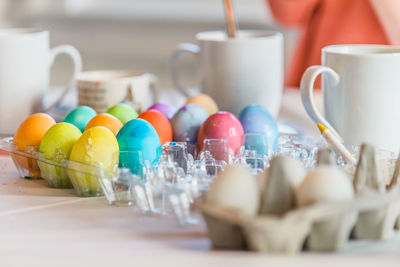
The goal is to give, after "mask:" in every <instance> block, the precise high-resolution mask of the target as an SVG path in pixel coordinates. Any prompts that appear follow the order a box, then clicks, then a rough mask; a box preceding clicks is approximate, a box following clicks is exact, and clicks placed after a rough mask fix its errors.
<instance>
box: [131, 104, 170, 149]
mask: <svg viewBox="0 0 400 267" xmlns="http://www.w3.org/2000/svg"><path fill="white" fill-rule="evenodd" d="M138 118H139V119H143V120H145V121H148V122H149V123H150V124H151V125H153V127H154V129H156V131H157V134H158V136H159V137H160V143H161V145H163V144H165V143H166V142H171V141H172V126H171V123H170V122H169V120H168V118H167V117H165V115H164V114H162V113H161V112H160V111H158V110H155V109H149V110H147V111H145V112H143V113H142V114H140V115H139V117H138Z"/></svg>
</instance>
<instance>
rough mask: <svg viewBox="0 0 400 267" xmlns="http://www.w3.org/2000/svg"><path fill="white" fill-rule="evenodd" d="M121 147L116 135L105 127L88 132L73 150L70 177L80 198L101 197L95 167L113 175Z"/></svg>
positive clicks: (69, 165) (98, 127)
mask: <svg viewBox="0 0 400 267" xmlns="http://www.w3.org/2000/svg"><path fill="white" fill-rule="evenodd" d="M118 157H119V147H118V142H117V139H116V137H115V135H114V134H113V133H112V132H111V131H110V130H109V129H107V128H105V127H103V126H95V127H93V128H90V129H88V130H86V131H85V132H84V133H83V134H82V136H81V137H80V138H79V140H78V141H77V142H76V143H75V145H74V146H73V148H72V151H71V155H70V162H69V163H68V175H69V178H70V180H71V182H72V185H73V186H74V189H75V192H76V193H77V194H78V195H79V196H84V197H88V196H100V195H102V190H101V187H100V184H99V183H98V181H97V173H96V169H95V168H94V167H96V166H102V167H103V168H104V170H105V171H106V172H108V173H112V172H113V171H114V168H115V167H116V166H117V165H118Z"/></svg>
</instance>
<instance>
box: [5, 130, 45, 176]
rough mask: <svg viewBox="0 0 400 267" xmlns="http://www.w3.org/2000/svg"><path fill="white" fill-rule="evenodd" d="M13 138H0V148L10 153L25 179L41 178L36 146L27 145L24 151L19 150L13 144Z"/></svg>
mask: <svg viewBox="0 0 400 267" xmlns="http://www.w3.org/2000/svg"><path fill="white" fill-rule="evenodd" d="M13 139H14V138H13V137H7V138H3V139H1V141H0V149H1V150H4V151H7V152H9V153H10V155H11V158H12V160H13V162H14V164H15V167H16V168H17V171H18V174H19V175H20V177H22V178H26V179H39V178H41V175H40V168H39V165H38V162H37V155H36V154H35V153H36V152H37V151H38V148H37V147H34V146H28V147H26V148H25V150H24V151H20V150H18V148H17V146H16V145H15V144H14V142H13Z"/></svg>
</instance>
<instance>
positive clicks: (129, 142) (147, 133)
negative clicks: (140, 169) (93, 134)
mask: <svg viewBox="0 0 400 267" xmlns="http://www.w3.org/2000/svg"><path fill="white" fill-rule="evenodd" d="M117 140H118V144H119V149H120V151H121V153H122V152H123V151H138V150H139V151H140V150H141V151H142V156H143V160H144V161H148V162H149V163H150V165H153V164H155V163H157V162H158V160H159V158H160V156H161V145H160V138H159V137H158V134H157V131H156V130H155V129H154V127H153V126H152V125H151V124H150V123H149V122H147V121H145V120H143V119H133V120H130V121H128V122H127V123H126V124H125V125H124V126H123V127H122V128H121V130H120V131H119V133H118V135H117ZM131 163H132V164H136V163H135V162H130V157H128V156H126V157H120V166H124V167H130V165H131Z"/></svg>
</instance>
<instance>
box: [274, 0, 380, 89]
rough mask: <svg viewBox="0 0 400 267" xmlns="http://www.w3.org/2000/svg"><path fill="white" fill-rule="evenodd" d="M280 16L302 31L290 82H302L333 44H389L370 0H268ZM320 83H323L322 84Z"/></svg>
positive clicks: (294, 84) (279, 18)
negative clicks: (324, 49)
mask: <svg viewBox="0 0 400 267" xmlns="http://www.w3.org/2000/svg"><path fill="white" fill-rule="evenodd" d="M268 1H269V4H270V7H271V10H272V13H273V15H274V17H275V18H276V20H277V21H278V22H279V23H280V24H282V25H283V26H289V27H291V26H295V27H298V28H299V29H300V30H301V31H302V36H301V38H300V42H299V44H298V47H297V51H296V52H295V54H294V57H293V58H292V62H291V66H290V67H289V72H288V73H287V77H286V82H285V83H286V85H288V86H297V87H298V86H299V85H300V79H301V76H302V74H303V72H304V71H305V70H306V68H308V67H309V66H311V65H320V64H321V48H323V47H324V46H327V45H331V44H357V43H359V44H361V43H362V44H388V39H387V38H386V36H385V34H384V31H383V29H382V27H381V25H380V22H379V21H378V18H377V17H376V15H375V12H374V10H373V9H372V6H371V4H370V3H369V0H268ZM316 86H319V85H318V84H317V85H316Z"/></svg>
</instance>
